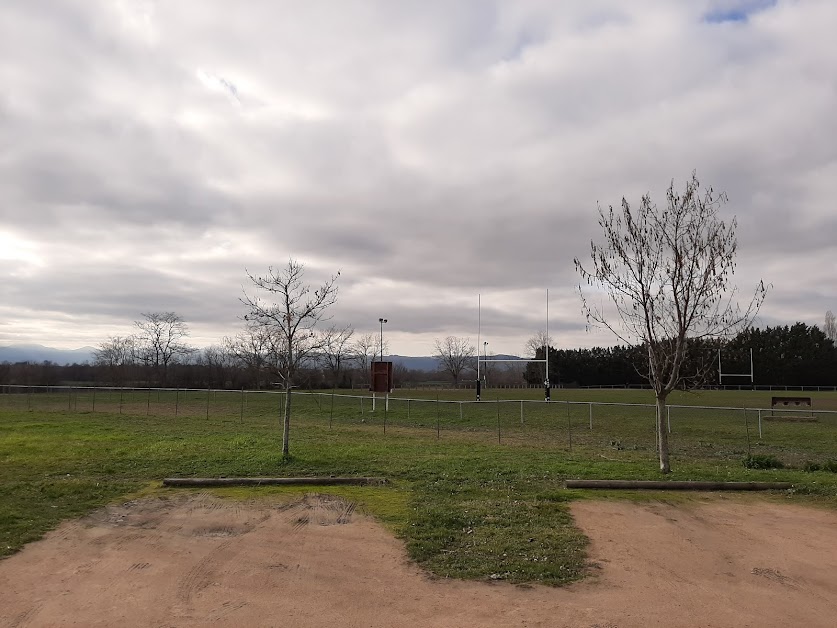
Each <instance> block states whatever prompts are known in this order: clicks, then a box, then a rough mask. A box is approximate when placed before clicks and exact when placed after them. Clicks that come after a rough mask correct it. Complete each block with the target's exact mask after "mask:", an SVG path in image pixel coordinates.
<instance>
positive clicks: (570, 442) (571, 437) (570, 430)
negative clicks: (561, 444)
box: [564, 401, 573, 451]
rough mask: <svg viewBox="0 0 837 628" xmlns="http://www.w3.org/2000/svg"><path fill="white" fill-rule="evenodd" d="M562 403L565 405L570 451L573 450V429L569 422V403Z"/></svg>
mask: <svg viewBox="0 0 837 628" xmlns="http://www.w3.org/2000/svg"><path fill="white" fill-rule="evenodd" d="M564 403H566V404H567V442H568V443H569V445H570V451H572V450H573V428H572V423H571V422H570V402H569V401H565V402H564Z"/></svg>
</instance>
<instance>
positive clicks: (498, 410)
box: [497, 397, 502, 444]
mask: <svg viewBox="0 0 837 628" xmlns="http://www.w3.org/2000/svg"><path fill="white" fill-rule="evenodd" d="M497 443H498V444H502V441H501V440H500V398H499V397H497Z"/></svg>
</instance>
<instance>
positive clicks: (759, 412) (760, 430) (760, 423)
mask: <svg viewBox="0 0 837 628" xmlns="http://www.w3.org/2000/svg"><path fill="white" fill-rule="evenodd" d="M759 439H761V410H759Z"/></svg>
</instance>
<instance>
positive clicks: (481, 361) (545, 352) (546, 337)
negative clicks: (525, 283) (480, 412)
mask: <svg viewBox="0 0 837 628" xmlns="http://www.w3.org/2000/svg"><path fill="white" fill-rule="evenodd" d="M480 340H482V294H477V386H476V390H477V401H479V400H480V396H481V391H482V380H481V379H480V364H485V363H488V362H526V363H527V364H528V363H529V362H535V363H541V362H543V363H544V364H545V365H546V367H545V369H544V374H545V375H544V382H543V387H544V400H545V401H550V397H551V394H550V385H549V288H547V290H546V333H545V335H544V345H543V355H544V359H543V360H537V359H534V358H533V359H531V360H530V359H528V358H514V359H510V358H496V359H495V358H492V359H490V360H489V359H488V356H487V355H485V353H484V354H483V357H482V359H480ZM486 344H487V343H486ZM536 355H537V354H536Z"/></svg>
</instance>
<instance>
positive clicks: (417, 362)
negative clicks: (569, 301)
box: [0, 345, 517, 372]
mask: <svg viewBox="0 0 837 628" xmlns="http://www.w3.org/2000/svg"><path fill="white" fill-rule="evenodd" d="M95 350H96V348H95V347H82V348H80V349H53V348H52V347H45V346H43V345H8V346H0V362H11V363H14V362H36V363H39V362H43V361H45V360H48V361H50V362H54V363H55V364H83V363H84V362H91V363H92V362H93V352H94V351H95ZM490 357H492V358H495V359H516V358H517V356H514V355H495V356H490ZM384 358H385V359H386V360H387V361H390V362H394V363H395V364H398V365H403V366H405V367H406V368H408V369H410V370H411V371H429V372H433V371H436V370H438V369H439V361H438V360H437V359H436V358H434V357H432V356H419V357H413V356H408V355H387V356H384Z"/></svg>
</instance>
